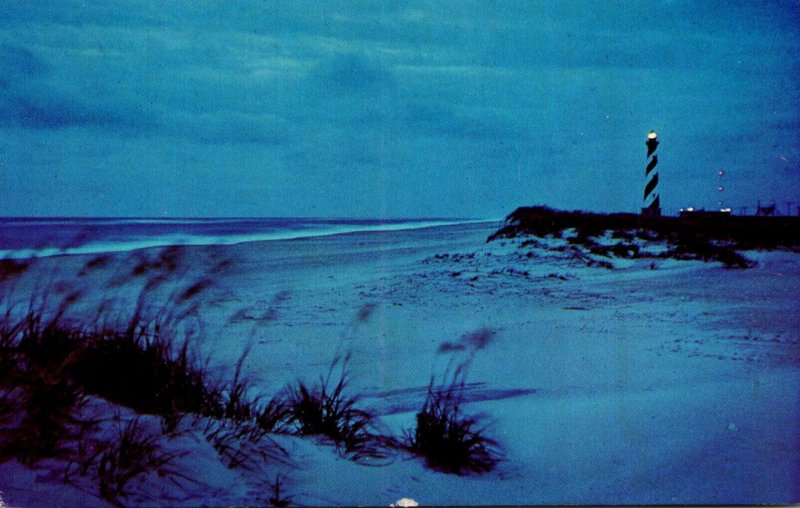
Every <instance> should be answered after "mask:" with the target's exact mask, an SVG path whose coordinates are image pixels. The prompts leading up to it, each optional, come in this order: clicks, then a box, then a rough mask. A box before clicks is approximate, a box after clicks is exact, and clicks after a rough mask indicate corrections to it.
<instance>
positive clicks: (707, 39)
mask: <svg viewBox="0 0 800 508" xmlns="http://www.w3.org/2000/svg"><path fill="white" fill-rule="evenodd" d="M799 54H800V3H798V2H797V1H796V0H791V1H790V0H787V1H782V2H779V1H765V2H750V1H739V2H722V1H719V2H712V1H707V2H706V1H704V2H698V1H695V0H685V1H682V0H649V1H646V2H645V1H640V2H635V1H628V0H625V1H603V2H597V1H594V0H592V1H547V2H545V1H528V0H525V1H511V0H508V1H489V0H487V1H480V2H471V1H459V2H452V1H438V2H429V1H409V2H385V1H374V2H373V1H346V2H345V1H328V2H326V1H319V0H315V1H308V2H283V1H239V0H233V1H232V0H228V1H225V2H189V1H183V2H175V1H159V2H156V1H152V2H138V1H137V2H134V1H128V2H105V1H96V2H95V1H74V2H66V1H57V2H56V1H54V2H47V1H37V2H27V1H23V0H18V1H16V0H14V1H4V2H0V196H2V199H0V216H138V217H143V216H147V217H150V216H152V217H278V216H286V217H474V218H495V217H503V216H505V215H506V214H508V213H509V212H511V211H512V210H513V209H514V208H516V207H517V206H522V205H536V204H539V205H549V206H552V207H556V208H565V209H584V210H596V211H626V212H636V211H638V210H639V208H640V207H641V206H642V191H643V187H644V168H645V165H646V148H645V144H644V143H645V141H646V137H647V133H648V132H649V131H650V130H651V129H655V130H656V131H657V132H658V136H659V139H660V141H661V144H660V146H659V151H658V154H659V166H658V169H659V170H660V179H661V184H660V194H661V203H662V206H663V207H664V211H665V212H666V213H676V212H677V210H678V208H680V207H684V206H695V207H706V208H713V207H715V206H717V204H718V202H720V201H722V202H723V203H724V206H730V207H733V208H734V212H739V211H741V210H740V207H742V206H748V207H749V210H748V212H751V213H752V211H753V209H754V207H755V205H756V203H757V202H758V201H759V200H760V201H761V202H762V204H766V203H771V202H772V201H775V202H776V204H777V205H778V208H779V209H780V210H784V211H785V210H786V206H787V205H786V202H787V201H788V202H794V204H792V205H790V207H791V208H792V211H793V212H794V211H796V208H797V206H799V205H800V203H798V202H800V58H798V55H799ZM719 171H724V172H725V173H724V175H723V176H722V177H720V176H719ZM720 186H721V187H723V188H724V191H721V192H720V191H719V190H718V188H719V187H720Z"/></svg>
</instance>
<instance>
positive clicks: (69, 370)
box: [0, 249, 498, 506]
mask: <svg viewBox="0 0 800 508" xmlns="http://www.w3.org/2000/svg"><path fill="white" fill-rule="evenodd" d="M180 258H181V253H180V251H178V250H175V249H167V250H165V251H164V252H162V253H161V254H160V255H158V256H157V257H156V258H155V259H153V260H148V259H140V260H138V261H136V262H135V266H133V267H132V268H125V267H114V266H110V265H109V263H110V262H109V260H108V259H106V258H97V260H90V261H89V262H87V263H86V264H85V266H84V267H83V268H82V269H81V271H80V273H79V276H80V277H83V276H86V275H87V274H89V273H90V272H92V271H94V270H100V269H102V270H111V271H112V274H111V277H110V280H109V283H108V286H107V287H108V288H110V289H111V290H112V291H113V290H116V288H118V287H119V286H121V285H124V284H127V283H130V282H131V281H134V282H136V281H139V282H140V286H139V287H140V288H141V290H140V293H139V297H138V299H137V300H136V302H135V303H134V304H133V309H132V310H127V311H126V310H125V307H126V305H125V304H124V303H123V304H122V305H120V304H119V302H118V301H116V300H112V299H111V298H110V297H108V298H106V299H104V300H103V301H101V302H99V303H92V304H88V306H89V308H90V309H92V310H87V306H86V305H84V307H83V308H82V309H80V310H78V307H80V306H81V304H82V303H84V292H83V291H82V290H80V289H74V288H72V287H71V285H70V284H65V283H62V282H52V283H51V284H50V285H48V286H46V287H45V288H42V287H41V286H40V285H38V284H37V285H35V288H37V289H33V290H32V291H33V293H32V294H28V295H19V294H17V293H15V288H16V287H17V285H16V281H17V279H18V278H19V277H20V276H21V275H22V274H24V273H25V272H26V270H27V269H28V268H29V265H30V263H28V262H17V261H8V260H6V261H3V262H0V309H1V310H0V463H2V462H5V461H8V460H17V461H19V462H20V463H21V464H23V465H26V466H28V467H34V466H36V465H37V464H39V463H41V462H42V461H45V462H47V463H48V464H50V466H49V467H50V468H51V469H55V470H58V471H60V472H61V479H62V480H63V481H64V482H65V483H71V484H74V485H76V486H78V487H79V488H81V489H84V490H87V489H88V490H90V491H93V492H94V493H95V495H98V496H99V497H101V498H103V499H105V500H106V501H108V502H110V503H112V504H114V505H122V504H125V503H126V502H127V500H129V499H130V497H129V496H131V495H132V494H137V495H138V496H141V495H146V494H142V492H143V491H146V490H147V488H146V487H144V486H143V485H146V482H147V481H148V478H166V479H168V480H169V481H170V482H172V483H174V484H175V485H190V484H192V483H194V482H196V480H195V479H194V478H192V477H191V476H190V475H188V474H187V473H186V472H185V467H184V468H182V467H181V461H182V460H183V459H184V458H185V456H186V455H188V454H189V453H190V452H191V450H190V449H186V448H185V447H184V448H183V449H181V448H180V447H176V446H174V442H175V440H180V439H181V438H182V437H185V436H187V435H189V434H192V435H195V436H201V439H204V440H205V441H206V442H207V443H208V445H210V446H211V447H212V448H213V449H214V450H215V451H216V453H217V454H218V456H219V459H220V461H221V462H222V463H223V464H225V465H226V466H227V467H229V468H231V469H241V470H249V471H253V472H257V471H263V468H262V467H263V466H264V465H265V464H272V465H278V466H280V467H282V468H284V469H286V468H292V467H294V466H293V464H292V461H291V457H290V456H289V453H288V451H287V450H286V449H284V448H283V447H282V446H281V445H280V444H279V443H278V440H276V436H279V435H296V436H316V437H317V438H318V439H321V440H322V441H323V442H327V443H329V444H331V445H333V446H335V447H336V449H337V450H338V451H339V452H340V454H341V455H342V456H343V457H346V458H348V459H350V460H355V461H362V460H364V461H369V460H371V459H376V458H384V457H387V456H389V455H390V454H391V453H398V452H403V451H404V452H410V453H412V454H414V455H418V456H420V457H422V458H424V460H425V463H426V465H427V466H428V467H430V468H433V469H436V470H439V471H442V472H446V473H453V474H469V473H483V472H486V471H490V470H491V469H493V468H494V466H495V465H496V464H497V463H498V459H497V448H496V443H495V442H494V441H492V440H491V439H489V438H488V437H486V436H485V433H484V430H483V428H479V419H478V418H476V417H469V416H465V415H464V414H463V412H462V409H461V402H462V399H463V387H464V383H465V370H466V369H457V370H456V373H455V374H454V375H453V376H452V377H451V378H448V379H449V381H448V382H447V383H445V384H444V385H441V386H440V385H435V384H434V383H433V378H432V381H431V385H430V387H429V390H428V394H427V398H426V400H425V402H424V404H423V407H422V409H421V411H420V412H419V413H418V415H417V418H416V421H417V427H416V429H415V430H414V431H411V432H409V433H408V435H407V436H406V437H405V438H395V437H392V436H389V435H385V434H383V433H381V432H380V429H379V425H378V423H377V418H376V415H375V414H374V413H373V412H371V411H370V410H368V409H365V408H362V407H360V399H359V397H358V395H357V394H351V393H349V390H348V386H349V379H350V369H349V360H350V353H345V354H341V355H339V356H336V357H335V358H334V360H333V361H332V362H331V364H330V367H329V369H328V372H327V374H326V375H325V376H323V377H320V379H319V381H318V382H317V383H307V382H305V381H298V382H296V383H295V384H293V385H292V384H290V385H288V386H287V388H286V389H284V390H282V391H281V392H279V393H278V394H275V395H273V396H271V397H270V396H268V395H267V394H265V393H264V392H263V391H262V390H260V389H259V388H258V386H256V385H255V384H254V383H253V382H252V381H251V380H249V379H248V378H247V376H246V375H245V374H244V368H243V367H244V364H245V362H246V360H247V357H248V354H249V353H250V348H249V347H245V348H244V350H243V351H242V353H241V355H240V357H239V360H238V361H237V362H236V364H235V365H234V366H233V367H232V369H231V370H230V371H229V372H220V371H219V369H212V368H211V367H210V359H209V358H208V357H205V356H203V354H202V353H201V350H202V348H201V347H200V346H201V340H200V339H201V337H200V336H199V332H198V326H196V323H195V321H196V320H197V319H199V317H200V313H201V304H200V301H199V297H200V296H201V295H203V294H204V293H205V292H206V291H208V290H209V289H210V288H212V287H213V282H212V280H211V279H208V278H200V279H199V280H195V281H192V282H190V283H188V284H178V287H172V288H170V289H169V290H165V288H166V287H167V286H168V285H169V284H174V283H175V280H176V279H177V280H178V281H180V280H181V278H180V277H181V270H180V269H179V265H180ZM212 272H213V270H212ZM159 290H164V291H162V292H161V293H157V292H158V291H159ZM16 291H19V290H18V289H17V290H16ZM157 294H160V295H162V296H163V295H164V294H166V295H167V296H166V300H161V299H160V297H157V296H156V295H157ZM156 301H163V303H161V304H155V303H154V302H156ZM73 311H74V312H73ZM371 311H372V308H369V309H367V308H364V309H362V310H360V311H359V313H358V314H357V315H356V319H357V320H359V321H363V320H366V319H368V318H369V314H370V313H371ZM266 314H269V315H270V316H272V317H273V318H274V314H275V313H274V310H270V311H268V312H267V313H266ZM193 323H194V324H193ZM490 338H491V334H490V333H489V332H485V331H481V332H480V333H478V334H476V335H475V337H473V336H471V335H470V336H468V337H466V338H464V339H462V342H463V343H464V344H463V346H464V347H461V348H457V349H456V350H455V351H463V350H464V349H466V348H468V347H469V348H472V350H473V352H474V351H475V350H477V349H480V348H482V347H483V346H485V345H486V343H488V341H489V340H490ZM176 450H177V451H176ZM181 450H182V451H181ZM54 464H55V465H54ZM285 484H286V479H285V477H282V476H281V475H278V477H276V479H275V482H274V483H273V484H271V485H270V486H269V488H268V489H265V497H264V503H270V504H274V505H278V506H285V505H286V504H288V503H289V502H290V501H291V496H289V495H288V494H287V493H286V486H285ZM139 499H142V498H141V497H139Z"/></svg>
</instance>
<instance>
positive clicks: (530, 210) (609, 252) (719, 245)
mask: <svg viewBox="0 0 800 508" xmlns="http://www.w3.org/2000/svg"><path fill="white" fill-rule="evenodd" d="M567 229H574V230H575V232H576V235H575V236H574V237H571V238H569V240H568V241H569V242H570V243H571V244H574V245H580V246H582V247H584V248H586V249H587V250H588V252H590V253H592V254H596V255H599V256H606V257H612V256H614V257H620V258H628V259H638V258H674V259H697V260H702V261H718V262H721V263H722V264H724V265H725V266H726V267H728V268H749V267H751V266H753V264H754V263H753V262H752V261H750V260H748V259H747V258H745V257H744V256H743V255H742V254H740V253H739V252H738V251H739V250H753V249H765V250H770V249H794V250H796V249H798V248H800V217H754V216H727V217H726V216H719V217H708V216H705V217H703V216H698V217H649V218H645V217H641V216H639V215H636V214H629V213H612V214H601V213H590V212H581V211H572V212H568V211H560V210H554V209H552V208H548V207H546V206H534V207H520V208H517V209H516V210H514V212H512V213H511V214H509V215H508V217H506V224H505V225H504V226H503V227H501V228H500V229H499V230H498V231H497V232H495V233H494V234H492V235H491V236H490V237H489V238H488V239H487V241H493V240H496V239H501V238H515V237H519V236H538V237H546V236H555V237H561V236H562V234H563V233H564V231H565V230H567ZM607 231H611V232H612V233H611V235H612V238H613V239H615V240H617V241H616V243H615V244H613V245H610V246H609V245H601V244H599V243H598V242H597V241H596V240H595V238H596V237H599V236H601V235H603V234H605V233H606V232H607ZM636 238H638V239H642V240H647V241H664V242H666V243H667V244H668V245H669V249H668V250H667V251H666V252H663V253H660V254H658V255H654V254H649V253H645V252H641V250H640V248H639V246H638V245H637V244H636V243H635V242H633V240H634V239H636Z"/></svg>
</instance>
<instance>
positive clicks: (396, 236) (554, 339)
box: [0, 223, 800, 507]
mask: <svg viewBox="0 0 800 508" xmlns="http://www.w3.org/2000/svg"><path fill="white" fill-rule="evenodd" d="M497 226H498V224H496V223H477V224H462V225H452V226H441V227H432V228H425V229H415V230H408V231H386V232H362V233H349V234H340V235H332V236H326V237H318V238H304V239H297V240H285V241H267V242H252V243H245V244H240V245H228V246H215V247H207V246H205V247H201V246H194V247H185V248H182V249H179V250H178V251H177V252H178V253H177V254H176V256H175V258H176V261H175V263H176V264H177V267H178V268H177V269H176V270H175V271H174V272H173V274H172V277H174V278H173V279H171V280H169V281H167V282H166V283H165V284H163V285H162V286H159V288H160V289H159V290H158V291H156V292H154V295H156V294H157V295H163V294H165V293H167V292H169V291H168V290H172V289H173V288H174V289H177V288H182V287H185V286H188V285H190V284H191V283H192V282H194V281H197V280H207V281H209V283H210V285H209V287H208V288H206V289H204V291H203V292H202V293H201V294H200V296H199V297H198V299H197V301H198V302H199V307H198V312H197V315H198V316H199V321H198V322H199V323H201V324H202V326H201V327H199V330H200V331H199V335H200V336H201V338H202V339H201V340H200V341H199V342H198V344H199V347H200V349H201V351H203V353H205V354H206V355H207V356H208V357H209V358H210V360H211V366H212V368H213V369H216V370H219V371H224V370H225V369H228V370H230V369H232V366H233V365H235V363H236V361H237V359H238V357H239V355H240V354H241V352H242V351H243V349H244V348H245V347H247V345H248V344H251V345H252V350H251V353H250V355H249V357H248V358H247V361H246V363H245V364H244V372H245V373H246V375H247V376H248V378H249V379H250V380H251V381H252V384H253V386H255V387H257V388H258V389H259V390H262V391H263V392H264V393H265V394H277V393H279V392H280V391H281V390H283V389H285V387H286V386H287V385H290V384H292V383H294V382H296V381H298V380H301V381H306V382H310V383H314V382H316V381H317V380H318V379H319V378H320V376H324V375H325V374H326V372H327V371H328V367H329V365H330V362H331V361H332V359H333V358H334V357H336V355H337V354H346V353H351V357H350V362H349V368H350V374H351V379H350V382H349V384H348V385H347V387H346V389H347V390H348V393H351V394H352V395H358V396H359V397H360V400H359V402H358V404H359V407H363V408H365V409H368V410H369V411H371V412H373V413H374V414H375V415H376V417H377V423H378V425H379V426H380V428H381V431H382V432H384V433H385V434H387V435H391V436H395V437H397V438H401V437H402V436H403V433H404V431H405V432H408V431H410V430H411V429H412V428H413V426H414V424H415V415H416V413H417V412H418V411H419V410H420V408H421V406H422V404H423V402H424V400H425V396H426V391H427V388H428V384H429V381H430V379H431V376H432V375H434V376H437V379H440V378H441V376H442V375H443V374H444V371H445V369H446V367H447V365H448V362H450V361H458V360H459V359H463V358H465V357H466V356H468V355H474V359H473V361H472V363H471V364H470V368H469V372H468V377H467V382H468V384H467V385H466V387H465V399H466V400H465V404H464V405H463V408H462V409H463V411H464V412H465V413H467V414H475V415H478V414H480V415H483V416H482V418H483V419H482V422H483V425H484V426H485V433H486V435H487V436H489V437H491V438H493V439H495V440H496V441H497V442H498V443H499V445H500V447H501V448H502V450H503V460H502V461H501V462H500V463H499V464H498V466H497V467H496V468H495V469H494V470H493V471H491V472H488V473H485V474H482V475H478V474H470V475H463V476H458V475H452V474H446V473H443V472H438V471H433V470H431V469H428V468H426V467H425V463H424V461H423V460H422V459H420V458H418V457H415V456H413V455H411V454H409V453H407V452H403V451H401V450H393V451H391V452H390V453H388V454H387V457H385V458H382V459H380V460H372V461H366V462H361V463H359V462H355V461H352V460H349V459H348V458H347V457H346V456H342V454H341V453H339V452H337V450H336V448H335V447H334V446H332V445H331V444H329V443H326V442H325V441H324V440H323V439H319V438H313V437H301V436H292V435H276V436H275V437H274V439H275V440H276V441H277V442H279V443H280V444H281V445H282V446H284V447H286V449H287V450H288V451H289V455H290V457H291V464H288V465H287V464H282V463H278V462H265V463H264V464H262V465H260V466H259V468H258V469H256V470H237V469H228V468H226V467H225V466H224V465H223V464H222V463H221V462H220V460H219V459H218V458H217V456H216V454H215V452H214V450H213V448H211V447H210V446H209V445H208V444H207V443H205V442H203V440H202V437H197V436H192V435H191V432H189V433H188V434H187V435H184V436H182V437H181V438H180V439H179V440H177V441H175V442H174V443H170V444H168V445H167V446H173V447H177V448H180V449H182V450H184V451H186V455H185V456H182V458H181V459H180V460H179V461H178V462H177V464H179V465H180V467H181V468H182V470H183V471H185V474H186V475H187V476H188V477H189V478H190V479H191V481H184V480H180V481H173V480H170V479H167V478H159V477H158V476H157V475H150V476H148V477H142V478H138V479H137V480H136V482H134V484H132V485H137V486H138V487H137V488H135V489H134V490H133V492H132V493H131V495H130V496H129V498H128V500H127V503H128V504H132V505H137V504H147V505H156V506H166V505H169V506H178V505H183V506H197V505H211V506H222V505H230V504H236V505H250V504H266V502H265V501H264V500H265V499H267V498H268V497H269V492H268V484H269V482H270V481H272V480H274V478H275V476H276V474H281V475H282V476H283V477H284V478H285V490H286V493H287V494H288V495H290V496H291V500H292V503H293V504H300V505H381V506H388V505H389V504H391V503H393V502H395V501H397V500H399V499H400V498H411V499H414V500H416V501H417V502H419V503H420V504H423V505H425V504H436V505H443V504H457V505H473V504H481V505H487V504H542V503H545V504H576V503H577V504H580V503H590V504H617V503H626V504H631V503H632V504H649V503H656V504H672V503H678V504H682V503H690V504H740V503H789V502H797V501H798V499H800V480H798V479H799V478H800V463H799V462H798V443H800V430H798V426H797V421H798V417H800V398H798V395H797V394H798V393H800V300H799V299H797V288H798V287H800V255H798V254H796V253H790V252H786V251H773V252H745V253H744V254H745V255H746V256H748V257H749V258H751V259H754V260H756V261H757V262H758V265H757V266H756V267H755V268H752V269H747V270H731V269H726V268H724V267H723V266H722V265H720V264H719V263H703V262H700V261H676V260H659V261H658V262H657V263H656V264H655V265H653V266H650V265H651V262H650V261H649V260H647V261H645V260H641V261H638V260H637V261H631V260H612V263H614V265H615V268H614V269H610V270H609V269H605V268H598V267H588V266H586V263H582V262H580V261H576V260H574V259H566V258H557V257H548V256H547V255H545V254H542V253H541V252H538V251H537V252H534V251H533V250H532V249H531V248H528V247H520V243H521V241H522V240H521V239H517V240H497V241H493V242H490V243H486V238H487V237H488V236H489V235H490V234H491V233H493V232H494V231H495V230H496V229H497ZM159 252H160V251H159V250H157V249H155V250H145V251H136V252H133V253H121V254H115V255H113V256H112V257H111V258H109V259H106V260H105V262H104V263H101V264H100V266H98V267H96V268H93V269H91V270H85V274H84V275H82V276H78V275H77V274H78V273H79V272H80V271H81V269H82V267H84V265H85V264H86V262H87V260H89V259H91V258H92V256H77V255H76V256H61V257H50V258H42V259H40V260H38V261H37V262H36V263H34V265H32V266H31V267H30V268H29V269H28V270H27V271H26V272H25V273H24V274H22V275H21V276H20V277H19V280H16V281H15V282H14V285H13V286H14V287H13V291H12V290H11V289H8V293H7V294H9V295H13V296H14V297H22V298H24V297H25V295H26V294H28V293H29V292H30V291H32V288H34V286H35V285H36V284H37V283H38V284H39V286H42V285H43V284H45V282H47V284H48V285H50V282H53V283H54V282H55V281H58V280H60V281H64V282H63V283H62V284H61V286H62V287H61V288H60V289H56V291H61V292H62V294H64V293H66V292H68V291H69V290H74V289H76V288H83V289H85V290H86V295H85V296H84V297H83V298H82V299H81V301H80V303H79V304H78V305H77V306H76V309H75V311H74V312H75V313H76V315H80V314H81V313H82V312H83V313H85V312H87V311H88V309H91V308H93V306H95V305H96V303H97V302H98V301H100V300H102V299H107V298H119V299H121V300H122V301H123V302H124V303H126V304H129V305H130V306H133V305H134V302H135V298H136V296H137V295H138V294H139V289H140V287H141V286H142V285H143V284H144V283H145V282H146V280H147V279H148V277H150V276H151V274H152V273H154V271H153V270H149V271H148V270H144V271H143V274H142V275H140V276H125V277H121V276H120V274H130V273H131V268H132V267H134V266H136V265H137V264H141V263H142V260H143V259H151V260H152V259H155V258H157V256H158V255H159ZM528 252H532V253H531V255H530V256H528V255H527V253H528ZM651 268H654V269H651ZM115 277H116V278H117V279H118V280H117V283H116V284H112V287H109V284H108V281H109V280H113V279H114V278H115ZM7 287H9V286H7ZM50 287H55V288H58V284H55V283H54V284H52V285H50ZM151 300H152V302H151V303H156V302H157V300H158V298H157V297H155V296H154V297H152V298H151ZM476 334H477V335H476ZM475 337H481V339H480V340H479V341H477V342H476V340H475ZM95 403H96V404H98V406H99V407H101V408H103V407H104V408H105V409H103V410H104V411H106V412H107V414H108V415H109V416H110V414H111V413H113V411H114V410H119V409H118V408H112V407H111V406H110V405H105V406H104V404H105V403H103V402H102V401H100V400H99V399H97V400H95ZM123 412H124V409H123ZM148 418H152V419H155V417H148ZM198 435H199V434H198ZM59 467H60V466H59V465H58V463H57V462H54V461H50V462H48V461H45V462H44V463H40V464H39V465H38V466H36V467H34V468H33V469H28V468H26V467H24V466H22V465H21V464H19V463H18V462H17V461H16V460H11V461H7V462H4V463H2V464H0V492H1V493H2V494H1V495H2V499H3V500H4V501H5V503H7V504H8V505H9V506H26V507H34V506H75V505H104V504H105V502H104V501H103V500H102V499H101V498H100V497H99V496H98V495H97V493H96V492H93V491H92V488H91V487H90V483H89V482H88V481H87V482H85V486H84V487H80V486H81V485H84V484H81V483H80V482H78V483H77V484H76V485H77V486H76V485H65V484H64V483H62V482H60V481H59V480H58V475H57V474H56V473H53V471H56V470H58V468H59ZM137 482H138V483H137Z"/></svg>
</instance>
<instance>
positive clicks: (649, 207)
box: [642, 131, 661, 217]
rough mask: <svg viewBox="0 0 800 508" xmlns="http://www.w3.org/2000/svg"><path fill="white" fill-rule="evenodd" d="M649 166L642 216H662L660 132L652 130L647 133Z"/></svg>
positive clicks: (646, 174)
mask: <svg viewBox="0 0 800 508" xmlns="http://www.w3.org/2000/svg"><path fill="white" fill-rule="evenodd" d="M645 145H646V146H647V168H646V169H645V172H644V175H645V185H644V203H643V205H642V216H644V217H660V216H661V197H660V196H659V195H658V171H657V170H656V166H657V165H658V154H657V153H656V149H657V148H658V134H656V131H650V133H649V134H648V135H647V142H646V143H645Z"/></svg>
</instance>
